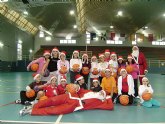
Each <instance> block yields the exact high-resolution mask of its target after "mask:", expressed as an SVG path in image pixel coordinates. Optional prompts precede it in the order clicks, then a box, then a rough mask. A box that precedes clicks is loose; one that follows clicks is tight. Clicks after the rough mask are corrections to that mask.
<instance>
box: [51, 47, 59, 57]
mask: <svg viewBox="0 0 165 124" xmlns="http://www.w3.org/2000/svg"><path fill="white" fill-rule="evenodd" d="M54 51H57V52H58V53H59V50H58V48H57V47H54V48H53V49H52V52H51V57H53V52H54Z"/></svg>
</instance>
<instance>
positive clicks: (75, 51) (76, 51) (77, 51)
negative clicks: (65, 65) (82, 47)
mask: <svg viewBox="0 0 165 124" xmlns="http://www.w3.org/2000/svg"><path fill="white" fill-rule="evenodd" d="M74 53H78V58H79V50H74V51H73V54H74ZM72 59H73V55H72Z"/></svg>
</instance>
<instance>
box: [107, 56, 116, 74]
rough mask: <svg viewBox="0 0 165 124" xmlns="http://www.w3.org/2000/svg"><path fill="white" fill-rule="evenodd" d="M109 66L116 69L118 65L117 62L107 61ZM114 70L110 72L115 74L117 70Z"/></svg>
mask: <svg viewBox="0 0 165 124" xmlns="http://www.w3.org/2000/svg"><path fill="white" fill-rule="evenodd" d="M109 65H110V67H115V68H118V63H117V61H114V60H112V59H111V60H109ZM115 68H113V69H112V71H113V72H115V73H116V72H117V69H115Z"/></svg>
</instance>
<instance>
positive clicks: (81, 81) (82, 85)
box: [75, 74, 87, 89]
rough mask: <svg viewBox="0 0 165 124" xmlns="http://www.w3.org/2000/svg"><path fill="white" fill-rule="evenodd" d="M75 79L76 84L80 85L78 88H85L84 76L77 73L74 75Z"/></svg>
mask: <svg viewBox="0 0 165 124" xmlns="http://www.w3.org/2000/svg"><path fill="white" fill-rule="evenodd" d="M75 79H76V82H75V83H76V84H78V85H79V86H80V88H83V89H87V85H86V83H85V82H84V77H83V76H82V75H80V74H77V75H76V76H75Z"/></svg>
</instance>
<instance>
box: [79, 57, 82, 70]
mask: <svg viewBox="0 0 165 124" xmlns="http://www.w3.org/2000/svg"><path fill="white" fill-rule="evenodd" d="M79 65H80V70H81V69H82V61H81V59H79Z"/></svg>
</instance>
